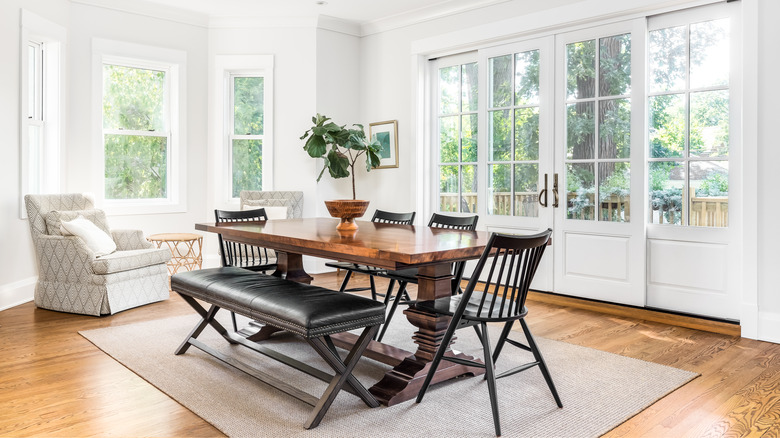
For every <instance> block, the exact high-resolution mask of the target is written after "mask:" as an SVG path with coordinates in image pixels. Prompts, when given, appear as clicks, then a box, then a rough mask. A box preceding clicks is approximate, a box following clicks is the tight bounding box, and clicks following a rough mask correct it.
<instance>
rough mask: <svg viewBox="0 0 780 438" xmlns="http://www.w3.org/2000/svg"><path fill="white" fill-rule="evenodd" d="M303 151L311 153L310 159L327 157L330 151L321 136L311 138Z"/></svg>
mask: <svg viewBox="0 0 780 438" xmlns="http://www.w3.org/2000/svg"><path fill="white" fill-rule="evenodd" d="M303 149H304V150H305V151H306V152H308V153H309V156H310V157H314V158H319V157H321V156H323V155H325V152H326V151H327V150H328V148H327V144H326V143H325V140H324V139H323V138H322V136H319V135H312V136H311V137H309V139H308V140H307V141H306V144H305V145H304V146H303Z"/></svg>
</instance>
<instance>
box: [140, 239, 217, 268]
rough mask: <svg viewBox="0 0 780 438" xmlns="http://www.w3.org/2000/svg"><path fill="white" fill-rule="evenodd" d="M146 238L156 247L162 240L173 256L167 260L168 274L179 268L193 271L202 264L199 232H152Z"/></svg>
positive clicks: (160, 245)
mask: <svg viewBox="0 0 780 438" xmlns="http://www.w3.org/2000/svg"><path fill="white" fill-rule="evenodd" d="M146 239H147V240H149V241H150V242H152V243H153V244H154V245H155V246H156V247H157V248H161V247H162V244H163V242H165V244H166V245H168V249H170V250H171V255H172V256H173V257H171V260H170V261H169V262H168V274H170V275H173V274H175V273H177V272H179V270H180V269H181V270H184V271H193V270H195V269H200V268H201V267H202V266H203V255H202V250H203V236H201V235H200V234H192V233H160V234H152V235H151V236H149V237H147V238H146ZM196 243H197V245H196ZM196 246H197V248H196Z"/></svg>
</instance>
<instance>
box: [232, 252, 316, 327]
mask: <svg viewBox="0 0 780 438" xmlns="http://www.w3.org/2000/svg"><path fill="white" fill-rule="evenodd" d="M272 275H275V276H277V277H284V278H286V279H288V280H292V281H297V282H298V283H306V284H311V282H312V280H314V278H313V277H312V276H311V275H309V274H307V273H306V271H305V270H304V269H303V256H302V255H301V254H295V253H287V252H280V251H276V271H274V273H273V274H272ZM258 329H259V330H258ZM278 331H281V329H278V328H276V327H271V326H270V325H263V324H259V323H256V322H254V321H253V322H251V323H250V324H249V327H246V328H244V329H242V330H241V331H240V333H241V334H242V335H244V336H246V338H247V339H248V340H250V341H254V342H257V341H262V340H265V339H268V338H269V337H270V336H271V335H272V334H274V333H276V332H278Z"/></svg>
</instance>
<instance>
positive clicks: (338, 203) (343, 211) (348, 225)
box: [325, 199, 368, 231]
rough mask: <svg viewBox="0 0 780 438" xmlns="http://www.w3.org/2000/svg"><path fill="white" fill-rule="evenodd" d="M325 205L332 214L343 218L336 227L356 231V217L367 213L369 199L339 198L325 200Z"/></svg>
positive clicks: (341, 229) (340, 229)
mask: <svg viewBox="0 0 780 438" xmlns="http://www.w3.org/2000/svg"><path fill="white" fill-rule="evenodd" d="M325 207H327V208H328V212H329V213H330V215H331V216H333V217H337V218H339V219H341V222H339V224H338V226H336V229H337V230H339V231H354V230H357V229H358V226H357V224H356V223H355V218H358V217H362V216H363V215H364V214H366V209H367V208H368V201H361V200H355V199H337V200H334V201H325Z"/></svg>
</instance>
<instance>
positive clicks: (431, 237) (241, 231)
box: [195, 218, 489, 269]
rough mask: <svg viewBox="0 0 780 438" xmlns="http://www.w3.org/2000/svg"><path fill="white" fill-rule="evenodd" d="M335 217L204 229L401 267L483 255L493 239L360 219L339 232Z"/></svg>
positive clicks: (480, 234) (314, 253) (202, 226)
mask: <svg viewBox="0 0 780 438" xmlns="http://www.w3.org/2000/svg"><path fill="white" fill-rule="evenodd" d="M338 222H339V220H338V219H335V218H304V219H283V220H269V221H266V222H245V223H220V224H215V223H213V222H212V223H200V224H196V225H195V228H196V229H197V230H201V231H208V232H212V233H221V234H222V235H223V236H225V237H229V238H230V239H231V240H238V241H243V242H245V243H249V244H254V245H258V246H263V247H267V248H272V249H276V250H279V251H284V252H292V253H297V254H305V255H310V256H315V257H322V258H328V259H337V260H342V261H349V262H354V263H363V264H368V265H372V266H377V267H380V268H387V269H403V268H405V267H409V266H426V265H433V264H442V263H451V262H455V261H460V260H470V259H476V258H479V256H480V255H481V254H482V251H484V249H485V246H486V245H487V241H488V238H489V235H488V233H486V232H482V231H463V230H449V229H443V228H430V227H425V226H423V227H415V226H413V225H395V224H382V223H374V222H370V221H356V223H357V224H358V226H359V228H358V230H357V231H355V232H353V233H342V232H339V231H337V230H336V225H337V224H338Z"/></svg>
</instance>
